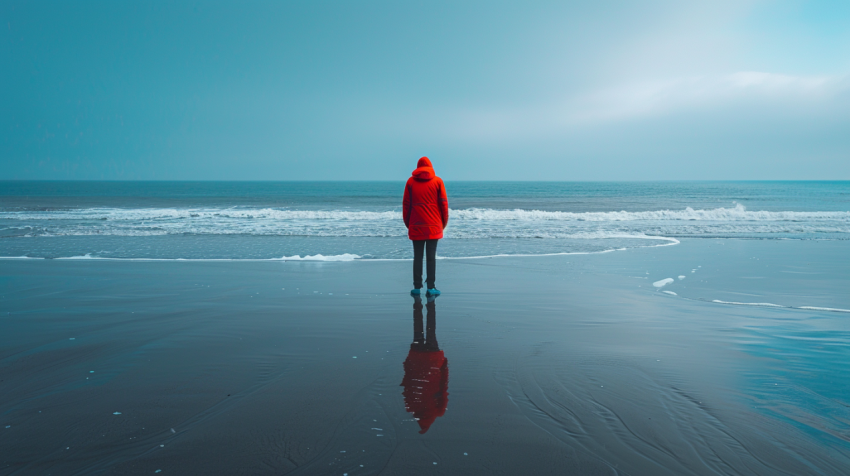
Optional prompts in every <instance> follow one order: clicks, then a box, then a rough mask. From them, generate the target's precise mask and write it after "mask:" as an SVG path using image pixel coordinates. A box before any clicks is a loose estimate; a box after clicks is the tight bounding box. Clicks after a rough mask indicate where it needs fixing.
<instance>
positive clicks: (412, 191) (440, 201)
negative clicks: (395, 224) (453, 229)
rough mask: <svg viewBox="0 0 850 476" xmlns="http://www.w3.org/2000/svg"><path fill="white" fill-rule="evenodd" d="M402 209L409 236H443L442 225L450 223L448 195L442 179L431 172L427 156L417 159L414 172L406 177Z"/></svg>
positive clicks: (416, 238)
mask: <svg viewBox="0 0 850 476" xmlns="http://www.w3.org/2000/svg"><path fill="white" fill-rule="evenodd" d="M402 209H403V215H404V226H406V227H407V236H408V238H410V239H411V240H434V239H440V238H442V237H443V228H445V227H446V225H448V223H449V199H448V198H446V187H445V185H443V179H441V178H440V177H437V175H436V174H435V173H434V167H432V166H431V161H430V160H428V157H422V158H421V159H419V163H418V164H416V170H414V171H413V176H412V177H410V178H409V179H407V184H406V185H405V186H404V200H403V201H402Z"/></svg>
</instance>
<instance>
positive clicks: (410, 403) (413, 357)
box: [401, 344, 449, 433]
mask: <svg viewBox="0 0 850 476" xmlns="http://www.w3.org/2000/svg"><path fill="white" fill-rule="evenodd" d="M414 346H416V344H414V345H413V346H411V349H410V353H408V354H407V360H405V361H404V380H402V381H401V385H402V386H404V391H403V392H401V393H402V395H404V407H405V409H407V411H408V412H410V413H413V417H414V418H416V419H417V420H418V421H419V428H421V430H420V431H419V433H425V432H426V431H428V428H430V427H431V424H432V423H434V420H436V419H437V417H441V416H443V414H445V413H446V405H448V403H449V392H448V389H449V361H448V360H446V357H445V356H444V355H443V351H442V350H438V351H426V350H420V349H416V348H414Z"/></svg>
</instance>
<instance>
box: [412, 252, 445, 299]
mask: <svg viewBox="0 0 850 476" xmlns="http://www.w3.org/2000/svg"><path fill="white" fill-rule="evenodd" d="M438 241H440V240H413V287H414V288H416V289H420V288H421V287H422V254H423V251H424V252H425V254H426V256H427V258H426V259H427V261H428V281H427V284H428V289H434V276H435V273H436V272H437V242H438Z"/></svg>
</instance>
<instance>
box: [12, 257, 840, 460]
mask: <svg viewBox="0 0 850 476" xmlns="http://www.w3.org/2000/svg"><path fill="white" fill-rule="evenodd" d="M848 260H850V243H847V242H840V241H831V242H827V241H823V242H816V241H809V242H804V241H793V242H792V241H787V242H782V241H771V242H763V241H745V240H723V241H720V240H683V242H682V244H680V245H677V246H672V247H663V248H653V249H642V250H631V251H624V252H613V253H607V254H601V255H572V256H554V257H539V258H494V259H481V260H441V261H440V262H439V263H438V287H440V288H441V289H442V290H443V291H444V295H443V296H440V297H439V298H437V299H436V301H434V302H433V303H430V304H429V303H428V302H427V300H424V299H423V301H422V302H421V303H417V302H415V301H414V300H413V299H412V298H411V297H410V296H409V295H408V294H407V293H408V290H409V283H408V282H409V281H410V276H409V274H410V271H409V268H410V263H409V262H394V261H384V262H379V261H374V262H368V261H359V262H348V263H321V262H285V263H281V262H174V261H172V262H145V261H95V260H92V261H60V260H20V261H15V260H5V261H2V264H0V266H2V273H0V274H2V278H1V279H2V300H0V303H2V304H0V395H2V398H0V474H4V475H5V474H63V475H71V474H305V475H306V474H336V475H343V474H346V473H347V474H348V475H351V476H355V475H361V474H362V475H365V474H464V475H466V474H631V475H665V474H669V475H681V474H699V475H703V474H705V475H709V474H758V475H773V474H788V475H804V474H829V475H832V474H834V475H841V474H847V473H848V472H850V400H848V398H847V395H850V371H848V368H847V362H848V361H850V346H849V345H848V344H850V313H846V312H833V311H820V310H814V309H801V307H828V308H834V309H850V302H848V301H850V297H848V294H847V293H846V289H848V288H850V286H848V284H850V276H848V272H847V270H848V269H850V262H848ZM679 276H685V278H684V279H681V280H680V279H679ZM665 278H674V281H673V282H672V283H670V284H667V285H665V286H664V287H661V288H657V287H655V286H653V283H654V282H658V281H660V280H663V279H665ZM842 290H843V291H842ZM664 291H668V292H669V293H675V295H673V294H669V293H664ZM715 300H716V301H723V302H740V303H744V304H747V303H749V304H752V303H769V304H774V305H775V306H783V307H770V306H753V305H735V304H723V303H718V302H713V301H715ZM444 364H445V365H444ZM443 365H444V366H445V368H443ZM416 382H419V383H420V384H421V388H417V385H416ZM418 390H422V391H421V392H418ZM420 394H421V395H420ZM408 410H409V411H408ZM416 418H419V420H418V421H417V420H416ZM423 421H425V422H423ZM423 430H424V431H423ZM158 470H161V472H159V473H157V471H158Z"/></svg>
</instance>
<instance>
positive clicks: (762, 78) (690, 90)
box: [564, 71, 850, 124]
mask: <svg viewBox="0 0 850 476" xmlns="http://www.w3.org/2000/svg"><path fill="white" fill-rule="evenodd" d="M848 89H850V81H848V77H847V76H792V75H786V74H777V73H766V72H756V71H741V72H736V73H732V74H725V75H711V76H691V77H680V78H673V79H667V80H662V81H653V82H640V83H632V84H626V85H621V86H618V87H614V88H609V89H602V90H597V91H591V92H589V93H586V94H583V95H579V96H577V97H575V98H573V99H572V100H569V101H568V103H567V105H566V106H565V108H564V109H565V122H567V123H569V124H577V123H599V122H610V121H618V120H624V119H632V118H636V117H645V116H660V115H664V114H669V113H674V112H682V111H685V110H688V109H697V110H699V109H705V108H712V109H716V108H718V107H722V106H729V105H734V104H740V103H742V102H747V101H759V102H763V103H765V104H783V103H788V102H793V103H794V104H796V105H800V104H805V105H816V104H819V103H824V102H825V101H828V100H829V99H831V98H834V97H835V96H837V95H839V94H841V93H842V92H844V91H846V90H848Z"/></svg>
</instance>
